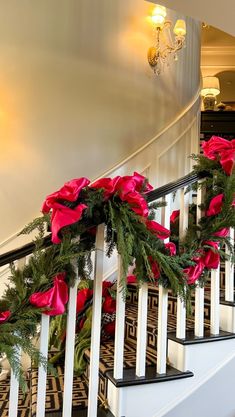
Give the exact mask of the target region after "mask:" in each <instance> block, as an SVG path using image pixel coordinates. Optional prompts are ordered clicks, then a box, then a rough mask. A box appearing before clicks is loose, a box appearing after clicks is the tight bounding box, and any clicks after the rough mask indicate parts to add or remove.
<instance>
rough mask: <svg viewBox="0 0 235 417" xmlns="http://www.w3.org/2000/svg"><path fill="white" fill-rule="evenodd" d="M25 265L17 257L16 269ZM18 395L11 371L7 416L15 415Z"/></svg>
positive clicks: (15, 379)
mask: <svg viewBox="0 0 235 417" xmlns="http://www.w3.org/2000/svg"><path fill="white" fill-rule="evenodd" d="M24 265H25V258H22V259H19V260H18V261H17V262H16V267H17V268H18V269H23V268H24ZM16 355H17V356H18V358H19V359H20V358H21V349H20V348H19V347H17V346H16ZM18 397H19V381H18V379H17V377H16V376H15V375H14V373H13V371H11V382H10V396H9V412H8V414H9V417H17V414H18Z"/></svg>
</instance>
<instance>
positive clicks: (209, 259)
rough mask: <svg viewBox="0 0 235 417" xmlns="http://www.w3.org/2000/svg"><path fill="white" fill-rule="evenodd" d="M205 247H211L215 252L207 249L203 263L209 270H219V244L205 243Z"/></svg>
mask: <svg viewBox="0 0 235 417" xmlns="http://www.w3.org/2000/svg"><path fill="white" fill-rule="evenodd" d="M204 245H208V246H211V247H212V248H213V249H214V250H212V249H207V250H206V251H205V254H204V256H203V257H202V259H201V260H202V262H203V263H204V265H205V267H206V268H208V269H217V268H218V266H219V263H220V255H219V253H218V252H217V251H218V249H219V245H218V243H217V242H213V241H210V240H208V241H206V242H204Z"/></svg>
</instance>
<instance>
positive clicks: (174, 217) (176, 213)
mask: <svg viewBox="0 0 235 417" xmlns="http://www.w3.org/2000/svg"><path fill="white" fill-rule="evenodd" d="M179 216H180V210H174V211H173V212H172V213H171V217H170V222H171V223H175V222H176V220H177V219H178V218H179Z"/></svg>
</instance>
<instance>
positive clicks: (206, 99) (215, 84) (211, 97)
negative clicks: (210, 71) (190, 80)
mask: <svg viewBox="0 0 235 417" xmlns="http://www.w3.org/2000/svg"><path fill="white" fill-rule="evenodd" d="M219 93H220V83H219V79H218V78H217V77H203V79H202V90H201V95H202V97H203V104H204V110H205V111H207V110H214V109H215V104H216V96H218V94H219Z"/></svg>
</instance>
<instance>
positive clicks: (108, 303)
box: [102, 295, 116, 314]
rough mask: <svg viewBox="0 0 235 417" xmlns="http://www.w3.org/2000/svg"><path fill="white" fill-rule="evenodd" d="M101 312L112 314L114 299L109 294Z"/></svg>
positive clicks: (114, 304) (114, 308) (114, 309)
mask: <svg viewBox="0 0 235 417" xmlns="http://www.w3.org/2000/svg"><path fill="white" fill-rule="evenodd" d="M102 311H103V313H109V314H113V313H114V312H115V311H116V300H114V298H113V297H111V295H109V296H106V297H105V299H104V302H103V305H102Z"/></svg>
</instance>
